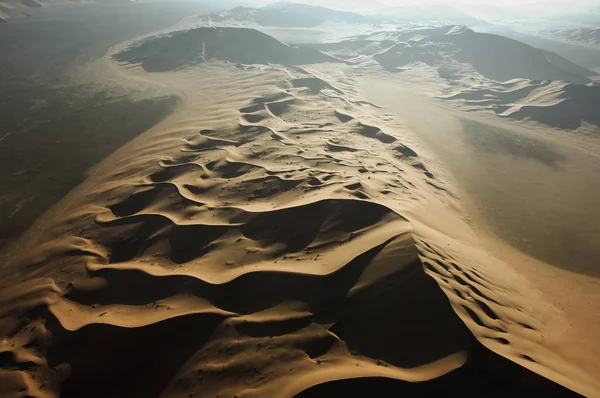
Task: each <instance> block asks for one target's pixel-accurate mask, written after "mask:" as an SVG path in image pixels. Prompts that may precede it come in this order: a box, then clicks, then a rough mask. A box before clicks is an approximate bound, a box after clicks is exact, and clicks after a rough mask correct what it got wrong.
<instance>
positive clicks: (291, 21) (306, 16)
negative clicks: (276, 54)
mask: <svg viewBox="0 0 600 398" xmlns="http://www.w3.org/2000/svg"><path fill="white" fill-rule="evenodd" d="M203 18H206V19H210V20H211V21H212V22H224V21H228V20H231V21H237V22H254V23H256V24H259V25H262V26H270V27H286V28H311V27H315V26H318V25H321V24H322V23H324V22H327V21H340V22H345V23H348V24H368V23H374V22H376V20H375V19H372V18H369V17H365V16H362V15H359V14H355V13H351V12H345V11H337V10H331V9H329V8H325V7H319V6H311V5H306V4H295V3H291V4H289V3H277V4H273V5H270V6H267V7H262V8H251V7H236V8H234V9H232V10H228V11H223V12H219V13H214V14H210V15H208V16H206V17H203Z"/></svg>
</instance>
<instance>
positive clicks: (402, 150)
mask: <svg viewBox="0 0 600 398" xmlns="http://www.w3.org/2000/svg"><path fill="white" fill-rule="evenodd" d="M394 151H396V152H398V155H400V156H404V157H407V158H416V157H418V155H417V153H416V152H415V151H413V150H412V149H410V148H409V147H407V146H406V145H402V144H400V145H398V146H396V147H394Z"/></svg>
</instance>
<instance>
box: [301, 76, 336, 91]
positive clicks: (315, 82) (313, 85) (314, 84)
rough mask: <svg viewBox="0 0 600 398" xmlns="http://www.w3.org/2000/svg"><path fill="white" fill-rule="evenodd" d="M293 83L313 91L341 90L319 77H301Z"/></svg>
mask: <svg viewBox="0 0 600 398" xmlns="http://www.w3.org/2000/svg"><path fill="white" fill-rule="evenodd" d="M292 84H293V85H294V87H296V88H298V87H307V88H308V89H309V90H310V92H311V93H318V92H320V91H321V90H325V89H327V90H334V91H337V92H339V90H338V89H336V88H334V87H333V86H331V85H330V84H329V83H327V82H326V81H325V80H323V79H320V78H318V77H301V78H298V79H293V80H292Z"/></svg>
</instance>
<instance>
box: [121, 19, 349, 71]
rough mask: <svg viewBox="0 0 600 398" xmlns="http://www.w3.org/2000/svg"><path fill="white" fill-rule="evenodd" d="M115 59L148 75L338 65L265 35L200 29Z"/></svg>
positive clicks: (144, 43)
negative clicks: (213, 67)
mask: <svg viewBox="0 0 600 398" xmlns="http://www.w3.org/2000/svg"><path fill="white" fill-rule="evenodd" d="M113 57H114V59H116V60H118V61H122V62H127V63H131V64H141V65H142V67H143V68H144V69H145V70H146V71H148V72H164V71H168V70H172V69H177V68H181V67H184V66H190V65H197V64H200V63H202V62H205V61H206V60H208V59H218V60H222V61H229V62H234V63H242V64H253V63H260V64H265V63H276V64H286V65H297V64H311V63H318V62H337V61H338V60H336V59H335V58H333V57H331V56H328V55H325V54H323V53H321V52H319V51H318V50H315V49H312V48H304V47H296V46H289V45H287V44H284V43H282V42H280V41H278V40H276V39H274V38H273V37H271V36H268V35H266V34H264V33H262V32H259V31H257V30H254V29H245V28H196V29H191V30H186V31H180V32H174V33H169V34H164V35H161V36H156V37H150V38H148V39H145V40H143V41H141V42H140V43H136V44H134V45H132V46H131V47H129V48H127V49H125V50H124V51H122V52H120V53H118V54H115V55H114V56H113Z"/></svg>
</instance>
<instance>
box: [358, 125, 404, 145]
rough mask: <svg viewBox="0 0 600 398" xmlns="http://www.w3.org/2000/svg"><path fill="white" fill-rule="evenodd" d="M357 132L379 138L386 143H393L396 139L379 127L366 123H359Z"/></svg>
mask: <svg viewBox="0 0 600 398" xmlns="http://www.w3.org/2000/svg"><path fill="white" fill-rule="evenodd" d="M357 132H358V133H359V134H360V135H362V136H364V137H368V138H374V139H377V140H379V141H381V142H383V143H384V144H391V143H393V142H395V141H396V138H394V137H392V136H391V135H389V134H386V133H384V132H383V131H381V129H380V128H379V127H375V126H369V125H368V124H364V123H359V124H358V130H357Z"/></svg>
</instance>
